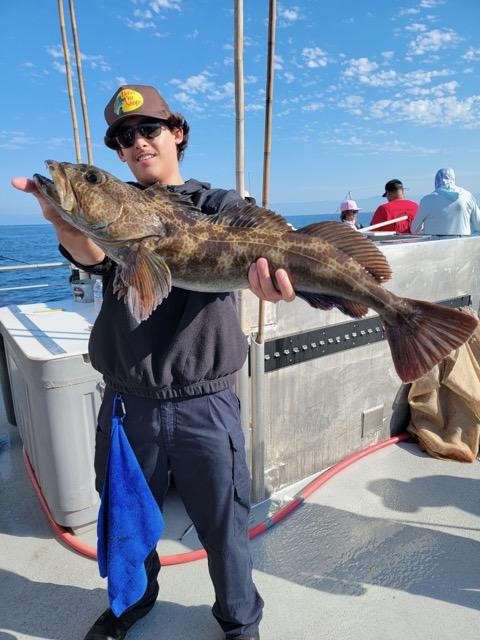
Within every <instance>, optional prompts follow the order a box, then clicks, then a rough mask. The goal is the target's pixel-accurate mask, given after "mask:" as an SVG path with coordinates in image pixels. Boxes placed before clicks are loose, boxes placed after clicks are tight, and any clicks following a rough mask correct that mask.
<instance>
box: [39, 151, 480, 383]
mask: <svg viewBox="0 0 480 640" xmlns="http://www.w3.org/2000/svg"><path fill="white" fill-rule="evenodd" d="M46 166H47V168H48V169H49V171H50V174H51V177H52V180H50V179H48V178H45V177H44V176H41V175H39V174H35V176H34V180H35V183H36V184H37V186H38V188H39V190H40V191H41V193H42V194H43V195H44V196H45V198H46V199H47V200H48V201H49V202H50V203H51V204H52V205H53V206H54V207H55V209H56V210H57V211H58V213H59V215H60V216H61V217H62V219H63V220H65V221H67V222H68V223H70V224H71V225H73V226H74V227H76V228H77V229H79V230H81V231H83V232H84V234H85V235H86V236H88V237H90V238H92V240H93V241H94V242H95V243H96V244H97V245H98V246H99V247H101V248H102V249H103V251H104V252H105V254H106V255H108V256H109V257H110V258H112V260H114V261H115V262H116V263H117V265H118V266H117V268H116V275H115V280H114V285H113V286H114V292H115V293H117V295H118V297H119V298H121V297H123V298H124V299H125V303H126V304H127V305H128V307H129V309H130V312H131V313H132V315H133V316H134V318H135V319H136V320H137V321H138V322H141V321H143V320H146V319H147V318H148V317H149V316H150V314H151V313H152V311H153V310H154V309H155V308H156V307H157V306H158V305H159V304H161V302H162V300H163V299H164V298H166V296H168V294H169V292H170V289H171V287H172V285H174V286H176V287H181V288H183V289H190V290H194V291H212V292H217V291H218V292H223V291H233V290H236V289H243V288H247V287H248V278H247V273H248V269H249V267H250V265H251V264H252V262H255V260H257V258H259V257H264V258H266V259H267V260H268V263H269V266H270V270H271V273H272V274H274V273H275V271H276V270H277V269H278V268H280V267H283V268H284V269H286V271H287V273H288V275H289V277H290V280H291V282H292V284H293V286H294V288H295V292H296V294H297V296H299V297H300V298H303V299H304V300H305V301H306V302H308V304H310V305H311V306H312V307H315V308H316V309H332V308H333V307H337V308H338V309H340V311H342V312H343V313H345V314H346V315H348V316H351V317H352V318H361V317H362V316H364V315H365V314H366V313H367V311H368V309H369V308H371V309H374V310H375V311H376V312H377V313H378V315H379V316H380V318H381V320H382V323H383V325H384V327H385V334H386V337H387V339H388V343H389V346H390V350H391V353H392V358H393V362H394V365H395V369H396V371H397V373H398V375H399V376H400V378H401V379H402V380H403V381H404V382H409V381H411V380H415V379H416V378H419V377H421V376H422V375H423V374H425V373H426V372H427V371H429V370H430V369H431V368H432V367H433V366H434V365H435V364H437V363H439V362H440V361H441V360H442V359H443V358H444V357H445V356H447V355H448V354H449V353H450V352H451V351H453V350H454V349H457V348H458V347H459V346H460V345H462V344H463V343H464V342H466V341H467V340H468V338H469V337H470V336H471V335H472V333H473V332H474V330H475V329H476V327H477V325H478V320H477V319H476V318H475V317H473V316H472V315H470V314H466V313H463V312H461V311H457V310H455V309H449V308H447V307H444V306H441V305H438V304H434V303H430V302H422V301H419V300H412V299H409V298H401V297H399V296H396V295H395V294H393V293H391V292H390V291H388V290H387V289H385V288H384V287H383V286H382V285H383V283H384V282H386V281H387V280H388V279H389V278H390V277H391V270H390V267H389V265H388V262H387V260H386V258H385V256H384V255H383V253H382V252H381V251H380V250H379V249H377V247H376V246H375V245H374V244H373V242H371V241H370V240H369V239H367V238H366V237H364V236H362V235H361V234H359V233H358V232H357V231H354V230H352V229H350V228H349V227H348V226H347V225H344V224H341V223H338V222H320V223H316V224H310V225H308V226H306V227H303V228H302V229H298V230H297V231H294V230H292V228H291V227H290V226H289V225H288V223H287V221H286V220H285V219H284V218H283V217H282V216H279V215H277V214H276V213H274V212H272V211H268V210H267V209H263V208H261V207H258V206H256V205H251V204H247V203H245V206H235V207H233V208H231V209H230V210H228V211H226V212H223V213H222V214H221V215H216V216H208V215H205V214H203V213H201V212H200V211H199V210H198V209H196V208H195V207H194V206H193V205H192V204H190V203H189V202H186V201H185V200H183V199H182V198H181V197H180V196H178V195H177V194H175V193H172V192H171V191H169V190H168V188H167V187H164V186H161V185H160V184H154V185H152V186H150V187H148V188H147V189H145V190H141V189H138V188H136V187H134V186H132V185H129V184H127V183H124V182H121V181H120V180H118V179H117V178H115V177H114V176H112V175H110V174H109V173H107V172H106V171H103V170H101V169H98V168H96V167H94V166H91V165H85V164H70V163H68V162H55V161H54V160H47V161H46ZM272 277H273V275H272Z"/></svg>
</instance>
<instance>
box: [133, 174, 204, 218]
mask: <svg viewBox="0 0 480 640" xmlns="http://www.w3.org/2000/svg"><path fill="white" fill-rule="evenodd" d="M142 193H143V194H144V196H145V197H147V198H151V199H152V200H153V201H154V202H155V201H158V203H159V204H163V205H165V203H166V204H167V205H169V206H171V207H172V208H173V210H174V213H176V214H180V215H181V214H183V215H185V216H186V217H187V218H189V219H191V221H192V222H200V221H205V220H206V221H208V220H209V219H210V217H211V216H209V215H207V214H205V213H203V212H202V211H201V210H200V209H199V208H198V207H196V206H195V205H194V204H193V203H192V202H191V201H190V200H189V198H188V196H186V195H183V194H181V193H177V192H176V191H172V190H171V189H169V188H168V187H167V186H165V185H163V184H160V182H155V183H154V184H152V185H150V186H149V187H147V188H146V189H143V191H142Z"/></svg>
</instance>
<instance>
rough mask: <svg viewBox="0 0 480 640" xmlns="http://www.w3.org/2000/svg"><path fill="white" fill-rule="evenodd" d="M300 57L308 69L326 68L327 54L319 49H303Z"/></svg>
mask: <svg viewBox="0 0 480 640" xmlns="http://www.w3.org/2000/svg"><path fill="white" fill-rule="evenodd" d="M302 56H303V58H304V60H305V63H306V65H307V67H310V69H316V68H317V67H326V66H327V54H326V53H325V51H323V50H322V49H320V47H304V48H303V50H302Z"/></svg>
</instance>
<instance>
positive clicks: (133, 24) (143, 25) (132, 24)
mask: <svg viewBox="0 0 480 640" xmlns="http://www.w3.org/2000/svg"><path fill="white" fill-rule="evenodd" d="M125 24H126V25H127V27H128V28H129V29H133V30H134V31H142V29H154V28H155V26H156V25H155V23H154V22H152V21H151V20H149V21H147V20H130V18H126V19H125Z"/></svg>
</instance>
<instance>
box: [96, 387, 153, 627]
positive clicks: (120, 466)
mask: <svg viewBox="0 0 480 640" xmlns="http://www.w3.org/2000/svg"><path fill="white" fill-rule="evenodd" d="M125 415H126V414H125V409H124V405H123V400H122V397H121V396H120V395H119V394H117V395H116V396H115V398H114V401H113V411H112V431H111V435H110V451H109V454H108V461H107V469H106V474H105V484H104V486H103V491H102V496H101V504H100V511H99V514H98V523H97V537H98V543H97V558H98V567H99V570H100V575H101V576H102V578H105V577H107V578H108V597H109V601H110V608H111V609H112V611H113V613H114V614H115V615H116V616H117V617H119V616H120V615H121V614H122V613H123V612H124V611H125V609H128V607H130V606H132V605H133V604H135V603H136V602H138V601H139V600H140V598H141V597H142V596H143V594H144V593H145V589H146V588H147V575H146V572H145V566H144V561H145V558H146V557H147V555H148V554H149V553H150V552H151V551H152V549H154V548H155V546H156V544H157V542H158V540H159V538H160V536H161V535H162V531H163V517H162V513H161V511H160V509H159V507H158V505H157V503H156V502H155V498H154V497H153V495H152V492H151V491H150V488H149V486H148V484H147V481H146V480H145V476H144V475H143V471H142V469H141V467H140V465H139V464H138V460H137V458H136V457H135V454H134V453H133V450H132V448H131V446H130V443H129V442H128V438H127V436H126V435H125V431H124V429H123V425H122V422H123V419H124V417H125Z"/></svg>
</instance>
